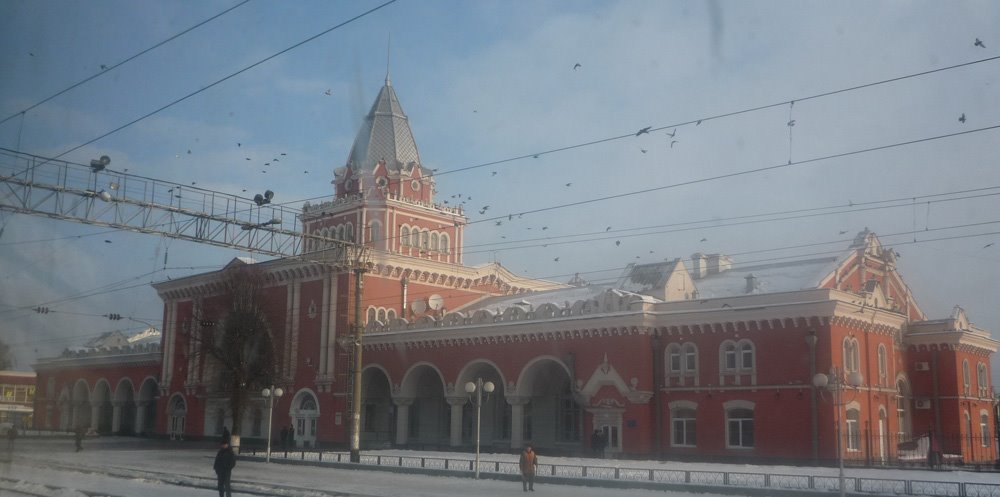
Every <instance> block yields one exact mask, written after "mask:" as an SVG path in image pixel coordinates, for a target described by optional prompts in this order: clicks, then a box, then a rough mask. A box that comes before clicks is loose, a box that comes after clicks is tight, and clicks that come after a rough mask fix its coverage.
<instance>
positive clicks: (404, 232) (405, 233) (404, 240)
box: [399, 224, 410, 247]
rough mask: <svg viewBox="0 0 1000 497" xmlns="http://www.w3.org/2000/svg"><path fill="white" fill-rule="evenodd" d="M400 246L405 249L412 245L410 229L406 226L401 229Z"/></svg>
mask: <svg viewBox="0 0 1000 497" xmlns="http://www.w3.org/2000/svg"><path fill="white" fill-rule="evenodd" d="M399 244H400V245H401V246H403V247H407V246H409V245H410V227H409V226H407V225H405V224H404V225H403V226H401V227H400V228H399Z"/></svg>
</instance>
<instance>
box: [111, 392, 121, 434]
mask: <svg viewBox="0 0 1000 497" xmlns="http://www.w3.org/2000/svg"><path fill="white" fill-rule="evenodd" d="M122 404H123V402H122V401H120V400H116V401H114V402H112V403H111V433H112V434H117V433H118V432H119V431H121V428H122Z"/></svg>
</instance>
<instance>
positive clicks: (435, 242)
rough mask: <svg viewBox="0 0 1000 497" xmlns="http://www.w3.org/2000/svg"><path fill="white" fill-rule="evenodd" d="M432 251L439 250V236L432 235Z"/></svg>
mask: <svg viewBox="0 0 1000 497" xmlns="http://www.w3.org/2000/svg"><path fill="white" fill-rule="evenodd" d="M431 250H433V251H435V252H437V250H438V234H437V233H431Z"/></svg>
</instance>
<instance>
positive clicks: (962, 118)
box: [958, 112, 965, 123]
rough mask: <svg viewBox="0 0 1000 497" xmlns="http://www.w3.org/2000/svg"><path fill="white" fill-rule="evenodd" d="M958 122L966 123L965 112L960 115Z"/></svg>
mask: <svg viewBox="0 0 1000 497" xmlns="http://www.w3.org/2000/svg"><path fill="white" fill-rule="evenodd" d="M958 122H960V123H965V112H963V113H962V115H961V116H958Z"/></svg>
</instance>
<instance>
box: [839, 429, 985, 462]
mask: <svg viewBox="0 0 1000 497" xmlns="http://www.w3.org/2000/svg"><path fill="white" fill-rule="evenodd" d="M841 447H843V453H844V460H845V461H846V462H847V464H850V465H852V466H859V465H864V466H914V465H928V464H929V463H930V462H931V454H930V453H931V452H936V453H935V454H934V455H933V462H934V463H935V465H951V466H960V465H992V464H993V463H994V462H995V461H996V460H997V458H998V456H997V441H996V439H994V438H993V437H986V438H984V437H981V436H969V435H966V436H962V435H949V434H946V435H933V436H932V435H931V434H930V433H921V434H914V435H912V436H911V435H900V434H895V433H893V434H886V435H881V436H879V435H878V434H875V435H872V434H871V433H869V432H867V431H866V432H863V433H858V434H853V435H852V434H844V436H843V439H842V440H841ZM931 449H934V450H933V451H932V450H931Z"/></svg>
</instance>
